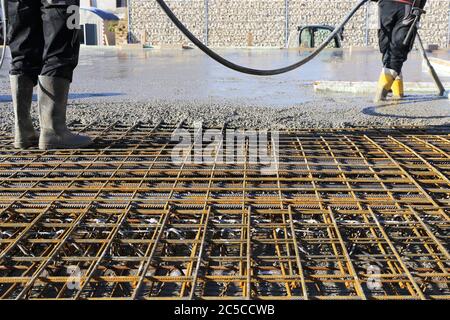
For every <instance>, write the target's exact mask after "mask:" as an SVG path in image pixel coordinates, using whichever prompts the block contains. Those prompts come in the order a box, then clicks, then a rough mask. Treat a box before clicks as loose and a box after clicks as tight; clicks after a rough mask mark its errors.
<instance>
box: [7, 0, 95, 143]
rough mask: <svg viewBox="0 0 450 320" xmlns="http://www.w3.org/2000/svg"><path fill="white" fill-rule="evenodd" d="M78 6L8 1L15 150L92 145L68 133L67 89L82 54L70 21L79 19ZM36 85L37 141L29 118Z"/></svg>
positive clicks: (75, 0)
mask: <svg viewBox="0 0 450 320" xmlns="http://www.w3.org/2000/svg"><path fill="white" fill-rule="evenodd" d="M79 2H80V1H79V0H8V19H9V22H10V24H9V29H8V39H9V46H10V50H11V56H12V62H11V71H10V81H11V93H12V100H13V107H14V113H15V126H14V127H15V128H14V131H15V132H14V133H15V139H14V146H15V147H16V148H20V149H24V148H29V147H34V146H37V145H38V144H39V149H41V150H47V149H61V148H67V149H75V148H82V147H86V146H88V145H90V144H92V140H91V139H90V138H89V137H87V136H83V135H79V134H74V133H72V132H70V131H69V129H68V128H67V125H66V110H67V100H68V95H69V88H70V84H71V82H72V76H73V71H74V69H75V67H76V66H77V64H78V55H79V50H80V41H79V26H78V25H77V24H76V23H72V21H74V18H75V21H79V4H80V3H79ZM74 15H75V16H74ZM76 15H78V16H76ZM77 18H78V20H76V19H77ZM69 20H70V21H69ZM36 85H38V106H39V121H40V135H39V138H38V133H37V132H36V130H35V128H34V127H33V123H32V121H31V116H30V109H31V102H32V96H33V88H34V87H35V86H36Z"/></svg>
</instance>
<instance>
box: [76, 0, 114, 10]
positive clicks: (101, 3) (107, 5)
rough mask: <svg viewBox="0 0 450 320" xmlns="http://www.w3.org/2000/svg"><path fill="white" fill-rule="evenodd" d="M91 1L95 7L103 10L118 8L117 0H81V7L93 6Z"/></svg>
mask: <svg viewBox="0 0 450 320" xmlns="http://www.w3.org/2000/svg"><path fill="white" fill-rule="evenodd" d="M91 3H92V4H93V6H94V7H97V8H99V9H102V10H106V11H115V10H116V9H117V7H116V3H117V2H116V0H96V1H95V0H94V1H90V0H81V7H84V8H87V7H91Z"/></svg>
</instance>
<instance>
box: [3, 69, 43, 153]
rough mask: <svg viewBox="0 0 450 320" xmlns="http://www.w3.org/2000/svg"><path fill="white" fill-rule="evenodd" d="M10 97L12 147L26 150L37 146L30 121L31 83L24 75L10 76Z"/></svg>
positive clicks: (32, 85) (35, 134)
mask: <svg viewBox="0 0 450 320" xmlns="http://www.w3.org/2000/svg"><path fill="white" fill-rule="evenodd" d="M10 82H11V96H12V101H13V107H14V147H15V148H17V149H26V148H29V147H33V146H37V144H38V141H39V138H38V134H37V132H36V130H35V129H34V127H33V122H32V121H31V114H30V110H31V102H32V100H33V88H34V84H33V81H32V80H31V79H30V78H29V77H27V76H24V75H12V76H10Z"/></svg>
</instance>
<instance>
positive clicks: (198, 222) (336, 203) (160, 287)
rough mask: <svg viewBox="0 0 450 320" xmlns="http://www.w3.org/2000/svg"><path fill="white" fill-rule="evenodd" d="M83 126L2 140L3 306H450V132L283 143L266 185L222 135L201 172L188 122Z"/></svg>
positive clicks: (335, 133) (365, 133)
mask: <svg viewBox="0 0 450 320" xmlns="http://www.w3.org/2000/svg"><path fill="white" fill-rule="evenodd" d="M74 128H75V129H76V130H78V131H82V132H85V133H87V134H89V135H91V136H94V137H96V145H95V147H94V148H92V149H86V150H59V151H46V152H42V151H38V150H27V151H17V150H14V149H12V145H11V142H12V138H11V136H10V135H9V134H7V133H3V134H1V135H0V179H1V180H0V297H1V298H2V299H450V288H449V283H450V278H449V268H450V258H449V253H448V251H449V235H448V231H449V227H450V222H449V215H448V214H449V208H450V207H449V204H450V180H449V177H450V140H449V139H450V138H449V133H450V128H449V127H435V128H390V129H374V128H358V129H315V130H307V129H304V130H290V131H287V130H286V131H281V132H280V133H279V142H278V143H277V144H278V147H277V148H275V146H274V144H275V141H274V140H273V139H268V144H269V149H270V152H271V151H274V150H275V149H277V150H278V156H277V157H275V158H274V159H275V161H274V162H273V163H272V169H270V171H269V172H265V171H263V170H264V169H265V168H266V166H265V165H262V164H260V163H258V162H252V161H250V159H249V151H250V150H249V149H250V148H251V145H250V143H249V142H248V141H247V140H246V141H244V145H243V150H240V151H239V152H236V155H235V158H234V160H235V161H234V162H232V163H229V162H223V161H218V158H219V157H218V154H219V152H217V151H218V150H220V149H221V148H224V149H225V150H226V151H230V150H228V149H227V146H226V143H225V140H226V138H225V136H226V128H225V127H222V128H215V129H217V130H216V131H218V132H221V133H224V138H223V140H221V141H218V142H217V144H216V145H214V148H213V149H212V155H213V161H208V162H199V163H196V162H195V161H187V159H188V158H189V155H194V154H195V153H196V152H197V151H198V150H197V151H196V148H195V145H194V144H195V142H194V141H195V140H196V139H193V141H192V142H191V143H192V145H189V143H188V144H187V150H189V153H188V154H186V158H184V161H181V162H174V161H173V158H172V155H173V151H174V148H175V147H176V146H177V143H178V141H176V140H174V139H172V138H173V134H174V132H175V130H176V129H183V130H185V131H186V132H189V133H191V134H192V136H193V137H197V136H198V135H199V132H197V131H196V129H195V128H191V127H189V126H187V125H186V124H185V123H184V122H182V123H180V124H178V125H172V124H164V123H160V124H157V125H149V124H143V123H138V124H135V125H134V126H127V125H123V124H120V123H115V124H113V125H109V126H106V125H99V124H95V123H93V124H91V125H88V126H81V125H75V126H74ZM207 129H208V128H205V129H203V130H202V131H201V133H204V132H205V131H206V130H207ZM206 145H207V143H206V142H205V143H203V144H202V146H203V147H206ZM233 152H234V151H233ZM214 156H215V158H214ZM262 172H264V174H262ZM77 272H79V273H77Z"/></svg>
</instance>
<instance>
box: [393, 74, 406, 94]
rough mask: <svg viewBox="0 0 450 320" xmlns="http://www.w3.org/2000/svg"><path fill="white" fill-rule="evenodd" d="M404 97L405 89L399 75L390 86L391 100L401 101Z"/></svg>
mask: <svg viewBox="0 0 450 320" xmlns="http://www.w3.org/2000/svg"><path fill="white" fill-rule="evenodd" d="M404 96H405V89H404V85H403V76H402V75H401V74H400V75H399V76H398V77H397V78H395V80H394V83H393V84H392V98H394V99H402V98H403V97H404Z"/></svg>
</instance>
